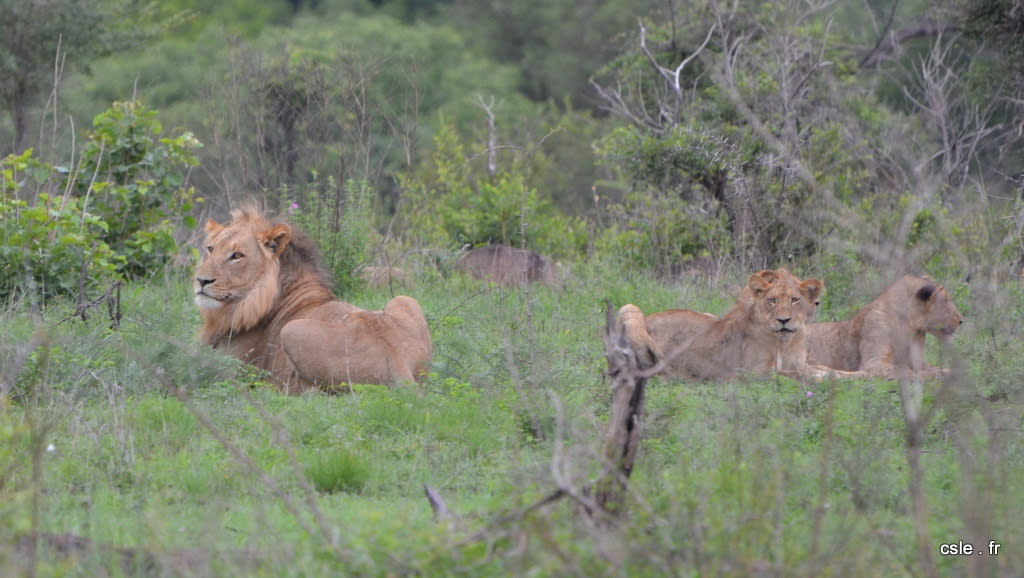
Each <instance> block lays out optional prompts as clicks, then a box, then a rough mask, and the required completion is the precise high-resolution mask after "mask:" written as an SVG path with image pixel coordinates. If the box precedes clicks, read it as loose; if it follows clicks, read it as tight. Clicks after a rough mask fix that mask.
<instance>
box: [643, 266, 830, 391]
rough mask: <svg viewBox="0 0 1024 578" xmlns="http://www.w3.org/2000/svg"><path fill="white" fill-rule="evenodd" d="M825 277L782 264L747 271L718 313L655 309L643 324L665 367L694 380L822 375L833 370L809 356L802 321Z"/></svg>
mask: <svg viewBox="0 0 1024 578" xmlns="http://www.w3.org/2000/svg"><path fill="white" fill-rule="evenodd" d="M823 290H824V283H822V282H821V281H820V280H818V279H807V280H805V281H802V280H800V279H799V278H797V277H796V276H794V275H792V274H791V273H789V272H788V271H786V270H785V269H778V270H766V271H761V272H759V273H755V274H753V275H751V276H750V278H749V279H748V281H747V285H746V287H744V289H743V291H742V292H741V294H740V297H739V299H738V300H737V302H736V304H735V305H734V306H733V307H732V308H731V309H730V310H729V311H728V312H726V314H725V315H723V316H722V317H720V318H719V317H715V316H714V315H711V314H708V313H699V312H696V311H689V310H685V309H673V310H669V311H662V312H660V313H655V314H653V315H650V316H648V317H647V318H646V320H645V321H646V329H647V331H648V332H649V333H650V337H651V338H652V339H653V341H654V343H655V344H656V346H657V349H660V352H661V354H662V355H664V356H665V361H666V369H665V373H666V374H668V375H671V376H674V377H680V378H684V379H694V380H730V379H735V378H736V377H737V376H738V375H739V374H741V373H749V374H754V375H759V376H766V375H769V374H770V373H771V372H772V371H776V372H779V373H782V374H786V375H792V376H797V377H811V378H821V377H824V376H826V375H829V374H837V373H838V374H841V373H844V372H832V371H830V370H829V368H824V367H817V366H813V365H810V364H808V362H807V345H806V342H805V334H806V331H805V330H804V328H805V323H806V322H807V321H808V320H809V319H812V318H813V316H814V313H815V312H816V310H817V305H818V301H819V299H820V297H821V292H822V291H823Z"/></svg>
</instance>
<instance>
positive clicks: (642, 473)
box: [0, 264, 1024, 576]
mask: <svg viewBox="0 0 1024 578" xmlns="http://www.w3.org/2000/svg"><path fill="white" fill-rule="evenodd" d="M747 273H748V272H732V273H727V274H725V276H724V277H725V281H726V282H733V283H735V282H742V281H743V280H744V279H745V277H746V274H747ZM818 274H820V275H822V276H824V277H825V280H826V283H828V282H829V278H828V277H827V276H826V275H823V274H821V273H818ZM1017 283H1018V282H1016V281H1013V282H1008V283H1006V284H1004V285H995V286H988V287H985V288H976V287H971V288H970V290H971V291H972V293H971V295H972V297H971V301H970V303H967V302H963V301H964V300H963V299H962V295H963V293H964V291H963V290H960V293H957V291H958V287H957V286H955V285H956V284H955V283H948V285H949V286H950V288H951V290H952V291H953V292H954V294H956V295H961V297H960V298H959V300H958V303H957V304H958V305H959V306H960V307H961V308H962V309H964V310H965V312H966V311H968V310H969V311H970V313H969V316H968V323H967V324H966V325H965V327H964V328H963V330H962V333H961V334H959V335H958V337H957V338H956V341H955V346H954V348H953V351H951V352H946V353H945V356H944V357H943V359H945V360H947V361H948V360H951V359H952V360H962V361H961V362H962V363H963V364H964V366H963V372H962V374H960V375H961V377H958V378H957V380H956V381H955V382H954V381H951V382H950V383H949V384H946V385H941V384H926V386H925V389H924V396H923V400H922V404H923V408H924V409H925V413H927V419H926V420H922V422H921V428H920V432H919V433H920V451H919V453H918V458H919V468H920V473H921V479H920V487H921V489H922V492H923V494H922V497H923V499H924V500H925V503H926V506H927V508H926V511H925V518H923V519H922V518H920V517H919V515H918V514H915V509H914V503H913V495H912V492H911V485H910V484H909V483H908V482H909V481H910V471H909V466H908V459H907V443H906V439H907V426H906V423H905V416H904V410H903V405H902V403H901V399H900V394H899V391H898V386H897V385H896V384H894V383H892V382H887V381H882V380H869V381H859V382H826V383H821V384H802V383H799V382H796V381H793V380H788V379H784V378H779V379H770V380H759V381H752V382H740V383H708V384H680V383H673V382H670V381H666V380H663V379H660V378H655V379H654V380H652V381H651V382H650V383H649V384H648V387H647V396H648V398H647V403H646V408H647V409H646V415H645V417H644V422H643V424H642V427H643V441H642V443H641V449H640V455H639V457H638V459H637V464H636V469H635V470H634V472H633V477H632V479H631V480H630V486H629V492H628V497H627V499H628V500H629V502H630V506H629V513H630V515H629V517H628V518H627V519H626V520H625V521H624V522H623V523H622V524H621V525H620V526H618V527H615V528H613V529H608V528H595V527H592V526H590V525H588V524H586V523H584V522H583V521H582V520H581V518H580V517H579V515H578V512H577V511H576V509H575V508H574V507H572V506H571V505H570V504H569V503H568V502H566V501H561V502H557V503H552V504H546V505H545V504H539V503H538V501H539V500H541V499H542V498H543V497H544V496H545V495H547V494H548V493H549V492H550V491H551V490H552V489H554V488H555V483H556V478H557V479H558V481H559V482H560V483H564V482H566V481H567V480H568V482H569V483H572V484H575V485H577V486H579V487H582V486H584V485H586V484H587V483H588V482H589V481H590V480H591V479H592V478H593V477H594V476H595V475H597V474H598V473H599V471H600V468H599V461H598V460H599V457H598V456H599V454H600V439H601V437H602V433H603V431H604V423H605V420H606V419H607V416H608V400H609V391H608V387H609V384H608V382H607V381H606V379H605V378H604V376H603V370H604V367H605V363H604V359H603V357H602V345H601V330H602V323H603V315H602V300H603V299H605V298H608V299H611V300H612V302H613V303H615V304H621V303H624V302H627V301H628V302H633V303H636V304H638V305H640V306H641V307H643V308H644V310H645V311H648V312H653V311H657V310H661V309H665V308H670V307H681V306H685V307H691V308H694V309H699V310H704V311H710V312H715V313H718V312H721V311H722V310H724V309H725V308H726V307H727V306H728V303H729V301H730V299H731V297H730V296H729V291H728V290H727V289H725V288H724V287H722V286H718V285H714V286H710V285H708V284H707V283H704V282H699V281H682V282H673V283H667V282H662V281H658V280H656V279H654V278H650V277H647V276H644V275H640V274H630V275H626V276H622V275H617V274H616V272H615V271H614V270H610V269H608V268H605V267H602V266H601V265H600V264H589V265H584V266H580V267H577V268H576V269H575V271H574V273H573V276H571V277H570V278H568V279H567V280H566V281H565V282H564V283H563V286H561V287H557V288H549V287H540V286H538V287H533V288H531V290H530V291H529V292H528V293H524V292H520V291H514V290H508V289H501V288H497V287H493V286H485V285H481V284H478V283H475V282H471V281H468V280H465V279H461V278H458V277H453V278H449V279H445V278H443V277H441V276H437V275H434V276H431V275H422V276H420V277H419V278H418V279H417V284H416V286H415V288H414V289H413V290H411V292H412V294H413V295H415V296H416V297H417V298H418V299H419V300H420V302H421V304H422V305H423V308H424V310H425V311H426V313H427V315H428V318H429V323H430V327H431V330H432V333H433V338H434V343H435V362H434V364H433V373H432V375H431V376H430V377H429V379H427V381H426V382H425V383H424V384H422V385H421V386H418V387H400V388H396V389H390V390H389V389H386V388H382V387H363V388H357V391H356V392H355V393H353V394H350V395H344V396H326V395H315V394H312V395H305V396H300V397H286V396H282V395H280V394H278V393H276V392H275V391H273V390H272V389H271V388H268V387H266V386H265V385H264V384H263V382H262V381H261V378H260V376H259V375H258V374H254V372H252V371H247V370H245V369H244V368H241V367H239V365H238V364H237V363H236V362H234V361H232V360H229V359H225V358H224V357H222V356H221V355H220V354H219V353H217V352H214V351H208V350H205V349H202V348H199V347H198V346H197V345H196V344H195V342H194V340H193V338H192V335H193V333H194V331H195V328H196V325H197V322H198V321H197V315H196V313H195V311H194V310H193V306H192V304H191V303H190V302H189V298H188V295H189V289H188V287H187V284H186V283H185V281H184V280H182V281H180V282H179V281H173V282H170V283H169V284H156V283H154V284H151V285H138V286H132V287H128V288H127V289H126V291H125V295H124V298H123V309H124V315H125V317H124V320H123V322H122V327H121V329H120V330H118V331H110V330H109V328H108V327H107V326H106V324H105V323H104V322H103V321H102V320H97V321H95V322H93V321H89V322H85V323H83V322H75V323H58V321H59V320H60V319H62V318H63V316H62V315H59V314H57V315H53V314H51V313H50V312H48V313H47V314H46V315H45V316H44V317H43V320H34V319H33V318H32V316H31V314H30V313H29V312H28V311H25V310H22V309H19V308H13V309H9V310H7V311H4V312H2V314H0V315H2V317H0V364H2V365H3V366H5V367H6V366H12V365H10V364H11V363H12V362H13V361H14V360H15V358H17V357H18V356H21V355H23V354H25V351H24V350H25V348H24V347H22V346H23V344H25V343H28V342H30V341H31V340H32V339H33V335H42V336H44V338H43V339H42V341H41V345H40V346H39V348H37V349H36V350H35V351H34V352H32V353H31V354H28V357H27V360H26V362H25V364H24V366H23V367H22V368H21V369H20V370H19V372H18V374H17V375H15V376H13V380H14V384H15V387H14V389H13V390H12V391H16V392H20V393H19V395H17V396H14V395H12V396H11V397H10V398H9V399H7V400H6V401H4V402H3V405H0V442H2V443H0V539H2V540H3V541H4V542H5V543H8V544H15V543H23V542H24V538H23V537H24V536H28V535H38V536H52V535H55V534H65V533H67V534H73V535H75V536H77V537H80V538H83V539H87V540H89V546H88V547H83V548H81V549H80V551H78V552H77V553H76V557H75V558H70V559H69V558H64V557H62V556H59V555H58V554H57V552H56V551H55V549H54V548H52V547H51V545H48V542H46V541H45V540H42V541H40V542H39V543H38V544H37V546H38V550H37V552H36V554H35V555H33V556H30V555H29V554H28V553H27V552H28V550H27V549H26V547H19V548H13V549H12V548H8V549H6V550H5V552H4V553H0V574H3V575H17V574H22V573H27V572H28V571H29V570H30V569H31V571H32V572H34V573H35V574H36V575H43V576H48V575H65V574H67V573H72V574H75V573H76V572H77V573H78V574H79V575H81V574H82V573H85V574H102V573H107V574H121V573H129V574H133V573H153V574H176V573H180V574H188V573H190V572H191V573H192V574H198V575H217V576H235V575H237V576H243V575H244V576H248V575H253V574H257V575H273V576H292V575H294V576H298V575H338V574H345V575H363V574H373V575H387V574H394V575H409V574H414V575H415V574H418V575H466V576H481V575H483V576H487V575H494V576H498V575H500V576H506V575H526V574H529V575H586V576H600V575H605V576H608V575H630V576H662V575H726V576H753V575H762V576H823V575H836V576H842V575H857V576H862V575H885V576H920V575H927V573H928V572H929V569H928V565H926V564H925V563H924V561H923V560H922V553H923V552H924V551H923V550H921V549H919V548H917V547H916V546H915V540H917V536H918V535H919V534H918V530H919V529H920V528H921V527H922V525H925V526H926V528H927V531H928V535H929V536H930V540H931V541H932V543H931V544H928V545H926V546H929V547H930V551H931V554H932V555H933V558H931V563H932V564H934V568H935V572H936V573H938V574H941V575H954V576H957V575H963V576H968V575H1017V574H1020V573H1022V572H1024V557H1022V555H1021V553H1020V552H1019V551H1015V550H1014V548H1013V544H1019V543H1024V521H1022V519H1021V518H1020V516H1018V515H1016V513H1015V509H1014V508H1013V507H1012V504H1020V503H1024V486H1022V484H1020V483H1019V482H1018V480H1020V479H1022V474H1024V444H1022V443H1021V442H1022V436H1021V417H1022V415H1024V412H1022V411H1021V407H1022V406H1021V399H1022V398H1021V386H1020V384H1021V383H1022V380H1021V379H1020V378H1021V376H1022V375H1024V361H1022V359H1024V357H1022V356H1021V355H1020V354H1021V353H1022V351H1021V346H1020V343H1021V342H1022V341H1021V340H1020V335H1021V332H1022V328H1021V319H1022V317H1021V314H1020V313H1019V312H1018V311H1017V310H1016V309H1015V308H1014V307H1013V303H1016V302H1019V301H1017V300H1018V299H1019V298H1020V296H1021V295H1022V294H1024V290H1022V288H1021V287H1019V286H1017ZM383 291H384V290H381V292H375V291H372V290H364V291H362V292H356V293H355V294H354V295H353V297H352V300H353V301H355V302H356V303H357V304H359V305H361V306H364V307H379V306H380V305H382V304H383V303H384V302H385V301H386V300H387V298H388V295H386V294H384V292H383ZM829 291H830V292H831V295H832V296H831V301H830V302H828V303H826V305H827V306H828V307H829V308H836V309H837V310H843V311H847V310H853V309H856V307H857V306H858V304H862V303H865V302H866V301H867V298H870V295H868V296H864V295H862V294H861V291H858V290H857V289H856V288H855V287H852V286H844V284H843V282H842V281H837V282H836V283H833V284H830V286H829ZM59 306H60V305H59V304H57V305H55V306H54V307H59ZM527 309H529V310H530V311H531V315H532V321H531V323H529V324H528V323H526V322H525V321H524V315H525V312H526V311H527ZM823 313H825V314H827V313H828V309H826V310H825V311H823ZM930 354H931V355H932V356H933V357H934V358H938V357H940V355H939V352H938V351H934V350H933V351H931V352H930ZM5 379H12V376H7V375H5ZM183 400H184V401H187V405H186V404H185V403H183ZM527 413H530V414H531V415H532V416H533V417H535V418H536V419H537V420H539V423H540V428H541V432H542V433H543V435H540V436H538V435H536V434H537V432H536V431H535V428H534V427H533V426H534V425H535V424H533V423H531V421H530V417H531V416H530V415H527ZM922 415H924V414H922ZM423 484H429V485H430V486H431V487H432V488H435V489H436V490H437V492H438V494H439V495H440V496H442V497H443V498H444V500H445V501H446V503H447V506H448V507H449V508H450V510H451V512H452V518H451V519H449V520H444V521H443V523H442V521H439V520H435V519H434V518H433V517H432V514H431V509H430V506H429V504H428V502H427V500H426V499H425V498H424V497H423V493H422V492H423ZM51 539H52V538H51ZM960 540H963V541H967V542H971V543H972V544H974V545H975V546H976V547H977V548H982V547H984V548H985V549H986V552H987V548H988V543H989V541H990V540H995V541H997V542H999V543H1000V544H1002V549H1001V550H1000V554H999V555H998V556H988V555H983V556H970V557H956V556H946V557H943V556H940V555H939V547H940V545H941V544H943V543H956V542H958V541H960ZM119 549H121V550H119ZM123 549H128V550H127V551H128V552H129V554H131V555H133V556H136V557H138V559H141V560H144V561H145V562H146V563H147V564H148V566H144V567H143V568H142V570H138V567H130V568H128V570H125V567H124V565H123V557H118V555H120V553H123V552H124V550H123ZM114 554H118V555H114ZM133 559H135V558H133ZM76 561H77V562H76ZM79 562H80V563H82V566H81V567H80V568H81V569H78V570H76V569H75V567H74V566H73V564H75V563H79ZM147 568H148V570H147ZM136 570H137V571H136Z"/></svg>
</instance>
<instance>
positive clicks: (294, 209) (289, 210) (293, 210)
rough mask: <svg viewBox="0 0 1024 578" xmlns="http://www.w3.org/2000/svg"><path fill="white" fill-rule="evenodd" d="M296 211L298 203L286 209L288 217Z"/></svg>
mask: <svg viewBox="0 0 1024 578" xmlns="http://www.w3.org/2000/svg"><path fill="white" fill-rule="evenodd" d="M298 210H299V204H298V203H292V206H290V207H288V214H289V215H290V214H292V213H294V212H295V211H298Z"/></svg>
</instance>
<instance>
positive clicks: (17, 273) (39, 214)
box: [0, 149, 124, 301]
mask: <svg viewBox="0 0 1024 578" xmlns="http://www.w3.org/2000/svg"><path fill="white" fill-rule="evenodd" d="M55 173H56V169H55V168H54V167H52V166H51V165H48V164H46V163H42V162H40V161H39V160H37V159H35V158H34V157H33V156H32V150H31V149H29V150H26V151H25V152H24V153H22V154H20V155H11V156H8V157H7V158H5V159H3V160H2V161H0V241H2V242H0V299H4V300H9V299H11V298H16V297H19V296H26V294H27V296H29V297H31V298H36V297H38V298H41V299H42V300H44V301H45V300H47V299H49V298H51V297H53V296H55V295H68V294H74V293H75V292H77V291H78V290H79V289H80V288H81V289H84V290H90V289H94V288H96V287H101V286H103V285H108V284H109V283H110V282H112V281H113V280H115V279H117V278H118V268H119V267H120V266H121V265H123V264H124V258H123V257H122V256H120V255H117V254H115V253H114V251H113V250H112V249H111V248H110V246H108V245H107V243H106V242H105V241H104V240H103V237H104V235H105V234H106V233H107V231H108V229H109V225H108V224H107V223H106V222H105V221H103V220H102V219H100V218H99V217H97V216H96V215H93V214H90V213H88V212H86V211H85V210H84V209H83V207H82V201H81V200H80V199H78V198H76V197H73V196H65V197H51V196H50V195H49V194H47V193H40V194H39V195H37V196H36V197H35V200H34V201H33V202H31V203H30V202H29V201H26V200H23V199H21V198H19V196H18V194H19V191H22V190H29V189H31V188H34V187H47V186H48V185H50V184H51V183H52V181H53V178H54V176H55Z"/></svg>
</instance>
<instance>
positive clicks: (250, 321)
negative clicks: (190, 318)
mask: <svg viewBox="0 0 1024 578" xmlns="http://www.w3.org/2000/svg"><path fill="white" fill-rule="evenodd" d="M231 216H232V221H231V222H230V223H229V224H227V225H221V224H220V223H217V222H216V221H213V220H212V219H211V220H210V221H208V222H207V224H206V242H205V243H204V248H203V259H202V262H201V263H200V264H199V268H198V269H197V270H196V275H195V281H194V288H195V302H196V305H198V306H199V311H200V313H201V315H202V318H203V325H202V328H201V330H200V332H199V339H200V341H201V342H202V343H204V344H207V345H211V346H213V347H215V348H222V349H224V350H225V351H227V352H228V353H230V354H231V355H233V356H235V357H237V358H239V359H241V360H243V361H245V362H247V363H250V364H252V365H255V366H256V367H259V368H262V369H266V370H268V371H270V373H271V375H272V376H273V379H274V381H275V382H276V383H277V384H278V385H279V386H281V387H282V388H283V389H284V390H285V391H287V392H289V393H299V392H302V391H304V390H306V389H309V388H313V387H317V388H323V389H325V390H328V391H331V390H344V389H345V387H346V386H347V385H350V384H353V383H376V384H383V385H393V384H395V383H398V382H411V381H415V380H416V379H418V378H420V377H422V376H423V374H424V371H425V369H426V367H427V364H428V363H430V359H431V355H432V353H433V345H432V343H431V341H430V330H429V329H428V328H427V321H426V318H425V317H424V316H423V310H422V309H420V305H419V303H417V302H416V300H415V299H413V298H411V297H405V296H398V297H395V298H394V299H392V300H391V301H389V302H388V303H387V305H386V306H385V307H384V310H383V311H365V310H362V309H360V308H358V307H356V306H355V305H352V304H350V303H345V302H344V301H339V300H338V299H337V298H336V297H335V296H334V294H333V293H332V292H331V288H330V281H329V279H328V277H327V274H326V273H325V272H324V271H323V270H322V269H321V268H320V266H319V263H318V261H319V257H318V254H317V251H316V247H315V245H314V244H313V242H312V241H311V240H310V239H308V238H307V237H306V236H304V235H302V234H301V233H299V232H297V231H295V230H293V229H292V228H291V227H290V226H289V225H288V224H287V223H285V222H283V221H277V220H269V219H267V218H266V217H264V216H263V215H262V214H260V212H259V211H257V210H256V209H254V208H252V207H246V208H243V209H240V210H236V211H233V212H232V213H231Z"/></svg>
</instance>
